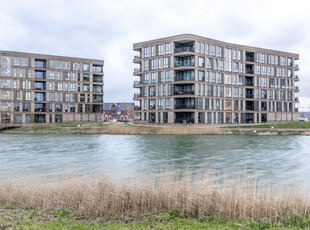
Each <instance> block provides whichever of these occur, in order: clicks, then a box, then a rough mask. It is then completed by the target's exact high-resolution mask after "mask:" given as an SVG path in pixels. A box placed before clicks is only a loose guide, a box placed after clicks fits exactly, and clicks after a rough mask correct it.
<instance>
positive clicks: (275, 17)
mask: <svg viewBox="0 0 310 230" xmlns="http://www.w3.org/2000/svg"><path fill="white" fill-rule="evenodd" d="M12 2H14V4H12ZM0 20H1V22H2V23H1V26H0V33H1V37H0V50H9V51H20V52H29V53H42V54H50V55H62V56H73V57H83V58H91V59H101V60H104V62H105V66H104V74H105V81H104V83H105V87H104V92H105V96H104V100H105V102H123V101H124V102H129V101H133V99H132V97H133V94H134V92H136V91H137V90H136V89H133V87H132V85H133V81H134V80H135V79H136V77H134V76H133V74H132V72H133V68H134V67H135V65H134V64H133V62H132V60H133V56H134V51H133V49H132V45H133V43H137V42H142V41H146V40H152V39H157V38H161V37H168V36H173V35H177V34H184V33H191V34H196V35H200V36H204V37H208V38H212V39H216V40H221V41H225V42H229V43H237V44H242V45H248V46H254V47H260V48H266V49H274V50H281V51H286V52H292V53H298V54H299V55H300V60H299V61H298V64H299V67H300V71H299V72H298V75H299V78H300V81H299V83H298V85H299V89H300V93H299V98H300V111H310V90H308V89H307V87H308V85H309V84H310V80H309V78H307V76H308V75H309V74H310V66H309V65H307V63H309V61H310V56H309V53H310V34H309V31H310V25H309V21H310V14H309V13H308V7H307V2H306V1H295V2H294V3H292V1H287V0H285V1H279V0H273V1H267V0H262V1H259V2H253V1H245V0H236V1H228V0H227V1H216V2H215V1H203V0H192V1H190V2H188V1H184V0H178V1H177V0H170V1H164V0H157V1H155V0H149V1H142V0H133V1H114V2H111V1H107V0H103V1H100V0H90V1H82V0H77V1H69V0H64V1H62V0H50V1H40V0H24V1H22V0H15V1H8V0H1V8H0Z"/></svg>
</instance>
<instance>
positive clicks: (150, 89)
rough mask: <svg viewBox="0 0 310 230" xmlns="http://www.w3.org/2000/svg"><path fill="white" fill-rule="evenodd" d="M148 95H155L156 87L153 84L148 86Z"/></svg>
mask: <svg viewBox="0 0 310 230" xmlns="http://www.w3.org/2000/svg"><path fill="white" fill-rule="evenodd" d="M149 96H150V97H155V96H156V87H155V86H150V87H149Z"/></svg>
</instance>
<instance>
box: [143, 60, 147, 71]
mask: <svg viewBox="0 0 310 230" xmlns="http://www.w3.org/2000/svg"><path fill="white" fill-rule="evenodd" d="M144 71H147V61H144Z"/></svg>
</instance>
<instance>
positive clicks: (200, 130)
mask: <svg viewBox="0 0 310 230" xmlns="http://www.w3.org/2000/svg"><path fill="white" fill-rule="evenodd" d="M70 132H71V133H83V134H127V135H222V134H230V133H231V132H230V131H227V130H224V129H221V128H218V127H177V126H176V127H171V126H169V127H156V126H133V125H123V124H115V125H107V126H103V127H89V128H86V129H75V130H72V131H70Z"/></svg>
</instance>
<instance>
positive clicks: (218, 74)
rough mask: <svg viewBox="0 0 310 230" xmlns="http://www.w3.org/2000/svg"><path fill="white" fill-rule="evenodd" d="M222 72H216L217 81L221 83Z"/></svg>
mask: <svg viewBox="0 0 310 230" xmlns="http://www.w3.org/2000/svg"><path fill="white" fill-rule="evenodd" d="M222 79H223V74H221V73H217V83H219V84H222V83H223V80H222Z"/></svg>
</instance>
